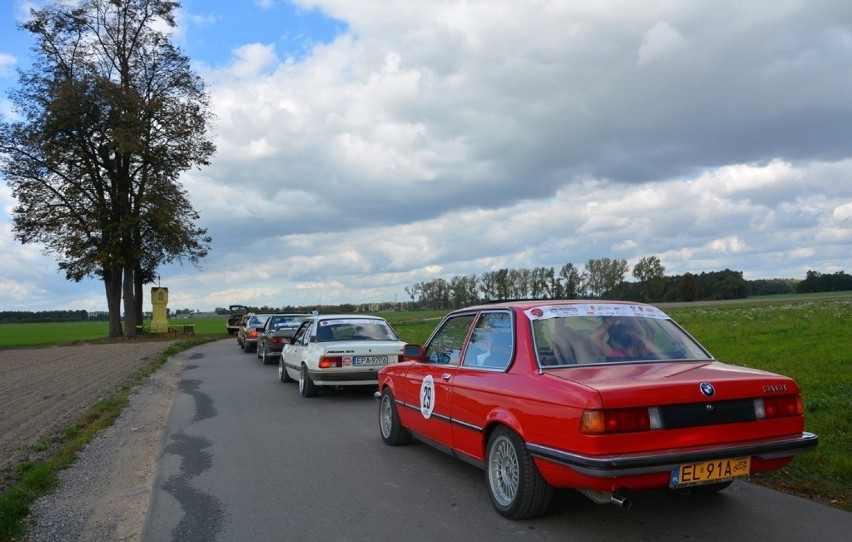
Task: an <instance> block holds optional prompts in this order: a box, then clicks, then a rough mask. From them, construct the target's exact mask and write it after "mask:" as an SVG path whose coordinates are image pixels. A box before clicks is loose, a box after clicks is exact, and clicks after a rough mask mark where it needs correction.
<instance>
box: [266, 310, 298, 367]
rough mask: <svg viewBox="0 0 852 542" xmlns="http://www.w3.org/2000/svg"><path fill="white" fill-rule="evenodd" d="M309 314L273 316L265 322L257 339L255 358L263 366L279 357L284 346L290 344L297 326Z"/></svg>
mask: <svg viewBox="0 0 852 542" xmlns="http://www.w3.org/2000/svg"><path fill="white" fill-rule="evenodd" d="M309 316H310V314H273V315H272V316H270V317H269V318H268V319H267V320H266V324H264V326H263V329H262V330H261V331H260V336H259V337H258V339H257V357H258V358H260V359H261V361H263V364H264V365H268V364H270V363H273V362H274V361H275V359H276V358H279V357H281V350H283V349H284V344H285V343H288V342H290V338H292V337H293V335H295V333H296V330H297V329H299V325H300V324H301V323H302V322H303V321H304V320H305V318H307V317H309Z"/></svg>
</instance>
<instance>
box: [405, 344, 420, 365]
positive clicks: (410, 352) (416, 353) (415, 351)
mask: <svg viewBox="0 0 852 542" xmlns="http://www.w3.org/2000/svg"><path fill="white" fill-rule="evenodd" d="M402 361H423V347H422V346H420V345H419V344H406V345H405V346H404V347H403V348H402Z"/></svg>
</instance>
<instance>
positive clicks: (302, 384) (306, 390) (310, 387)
mask: <svg viewBox="0 0 852 542" xmlns="http://www.w3.org/2000/svg"><path fill="white" fill-rule="evenodd" d="M299 393H300V394H301V396H302V397H316V396H317V386H316V384H314V381H313V380H311V377H310V376H308V366H307V365H305V364H304V363H303V364H302V368H301V370H300V371H299Z"/></svg>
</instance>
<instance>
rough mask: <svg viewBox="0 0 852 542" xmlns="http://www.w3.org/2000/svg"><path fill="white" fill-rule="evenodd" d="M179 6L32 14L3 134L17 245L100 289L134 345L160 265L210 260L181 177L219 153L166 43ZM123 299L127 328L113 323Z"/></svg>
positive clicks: (203, 111)
mask: <svg viewBox="0 0 852 542" xmlns="http://www.w3.org/2000/svg"><path fill="white" fill-rule="evenodd" d="M179 6H180V5H179V3H178V2H174V1H168V0H82V1H79V0H77V1H68V0H60V1H57V2H55V3H54V4H52V5H50V6H48V7H45V8H43V9H34V10H31V12H30V19H29V21H27V22H26V23H24V24H23V25H22V28H23V29H24V30H26V31H28V32H30V33H31V34H32V35H33V37H34V38H35V45H34V47H33V52H34V61H33V63H32V67H31V68H30V69H29V70H28V71H26V72H20V73H19V83H20V85H19V88H17V89H16V90H15V91H14V92H12V93H11V95H10V98H11V99H12V102H13V104H14V105H15V106H16V109H17V114H18V115H19V119H18V120H14V121H10V122H7V123H2V125H0V170H2V172H3V173H4V175H5V177H6V179H7V182H8V184H9V186H10V187H11V188H12V191H13V194H14V196H15V197H16V199H17V201H18V205H17V206H16V207H15V209H14V211H13V222H14V230H15V236H16V238H17V239H18V240H20V241H21V242H23V243H40V244H42V245H43V246H44V247H45V250H46V251H47V252H49V253H53V254H54V255H56V257H57V259H58V260H59V267H60V269H62V270H64V271H65V273H66V277H67V278H68V279H69V280H75V281H79V280H81V279H83V278H84V277H87V276H88V277H98V278H100V279H102V280H103V282H104V287H105V290H106V297H107V306H108V308H109V313H110V336H120V335H122V333H124V335H125V336H132V335H133V334H134V333H135V329H136V325H135V324H136V322H137V318H138V317H139V316H140V315H141V303H142V298H141V296H142V287H143V285H144V284H145V283H148V282H151V281H152V280H153V278H154V276H155V275H156V269H157V268H158V266H160V265H162V264H164V263H167V262H171V261H174V260H178V261H182V260H184V259H187V260H189V261H191V262H193V263H197V262H198V261H199V260H200V259H201V258H203V257H204V256H205V255H206V254H207V250H208V249H209V243H210V238H209V237H208V236H207V235H206V230H204V229H202V228H199V227H197V226H196V225H195V221H196V220H197V219H198V214H197V213H196V212H195V210H194V209H193V208H192V205H191V203H190V202H189V199H188V198H187V196H186V193H185V191H184V190H183V189H182V188H181V186H180V184H179V182H178V178H179V176H180V174H181V173H182V172H184V171H186V170H188V169H191V168H193V167H200V166H202V165H207V164H208V163H209V159H210V157H211V156H212V155H213V153H214V152H215V147H214V145H213V143H212V141H211V140H210V139H209V136H208V135H207V126H208V123H209V121H210V119H211V115H210V110H209V98H208V96H207V94H206V92H205V89H204V84H203V81H202V80H201V79H200V78H199V77H197V76H196V75H194V74H193V73H192V71H191V70H190V66H189V60H188V58H187V57H186V56H185V55H183V54H182V53H181V51H180V50H179V49H178V48H177V47H175V46H174V45H173V44H172V43H171V41H170V34H169V33H168V32H169V31H170V30H171V29H172V28H174V26H175V21H174V13H175V10H176V9H177V8H178V7H179ZM122 296H123V298H124V317H125V322H124V323H125V329H124V331H123V332H122V326H121V299H122Z"/></svg>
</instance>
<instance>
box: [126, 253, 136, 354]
mask: <svg viewBox="0 0 852 542" xmlns="http://www.w3.org/2000/svg"><path fill="white" fill-rule="evenodd" d="M134 267H135V265H133V264H126V265H125V266H124V285H123V290H124V338H125V339H132V338H133V337H135V336H136V294H135V289H136V288H135V282H134V280H133V274H134V273H133V268H134Z"/></svg>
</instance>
